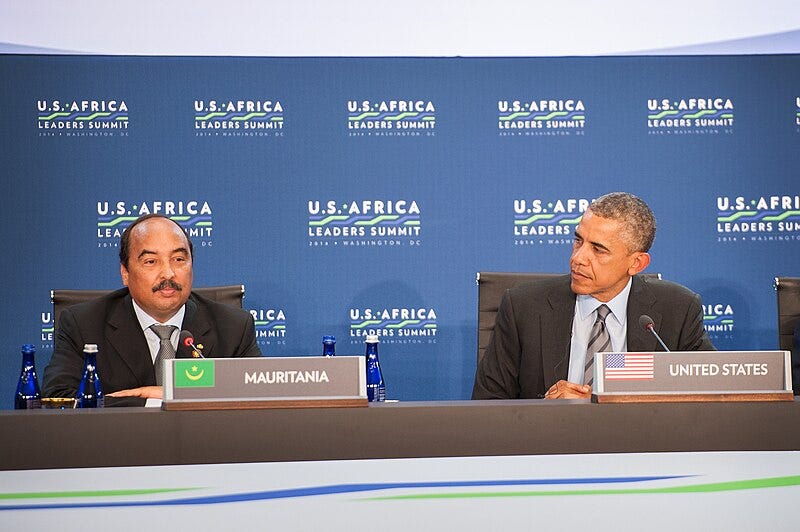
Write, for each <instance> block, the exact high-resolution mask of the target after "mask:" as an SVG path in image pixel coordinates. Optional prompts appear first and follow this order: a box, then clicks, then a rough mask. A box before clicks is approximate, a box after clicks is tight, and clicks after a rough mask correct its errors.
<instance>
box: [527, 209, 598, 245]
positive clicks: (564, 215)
mask: <svg viewBox="0 0 800 532" xmlns="http://www.w3.org/2000/svg"><path fill="white" fill-rule="evenodd" d="M591 202H592V200H590V199H588V198H558V199H550V200H543V199H541V198H535V199H531V200H528V199H515V200H514V245H515V246H531V245H537V244H542V245H544V244H569V245H572V242H573V240H574V233H575V227H576V226H577V225H578V224H579V223H580V221H581V217H582V216H583V213H584V212H586V209H588V208H589V204H590V203H591Z"/></svg>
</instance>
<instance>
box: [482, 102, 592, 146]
mask: <svg viewBox="0 0 800 532" xmlns="http://www.w3.org/2000/svg"><path fill="white" fill-rule="evenodd" d="M497 113H498V115H497V129H498V130H499V135H500V136H501V137H509V136H568V135H583V134H584V128H585V127H586V106H585V105H584V103H583V100H581V99H580V98H574V99H573V98H566V99H549V100H536V99H528V100H498V102H497Z"/></svg>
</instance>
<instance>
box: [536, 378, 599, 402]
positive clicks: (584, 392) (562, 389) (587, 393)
mask: <svg viewBox="0 0 800 532" xmlns="http://www.w3.org/2000/svg"><path fill="white" fill-rule="evenodd" d="M591 397H592V387H591V386H588V385H586V384H575V383H574V382H567V381H558V382H557V383H555V384H554V385H552V386H551V387H550V389H549V390H547V393H546V394H544V398H545V399H591Z"/></svg>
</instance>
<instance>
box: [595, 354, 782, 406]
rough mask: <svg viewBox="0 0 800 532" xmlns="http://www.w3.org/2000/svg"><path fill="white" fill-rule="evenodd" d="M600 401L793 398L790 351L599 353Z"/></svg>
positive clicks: (597, 383)
mask: <svg viewBox="0 0 800 532" xmlns="http://www.w3.org/2000/svg"><path fill="white" fill-rule="evenodd" d="M594 368H595V375H594V383H595V386H594V393H593V394H592V402H595V403H657V402H704V401H709V402H710V401H793V400H794V396H793V395H792V366H791V356H790V354H789V352H788V351H672V352H659V353H644V352H639V353H597V354H596V355H595V362H594Z"/></svg>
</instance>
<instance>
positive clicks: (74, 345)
mask: <svg viewBox="0 0 800 532" xmlns="http://www.w3.org/2000/svg"><path fill="white" fill-rule="evenodd" d="M182 328H183V329H186V330H188V331H191V332H192V334H194V337H195V341H196V342H197V343H200V344H203V355H204V356H205V357H207V358H217V357H250V356H261V351H260V350H259V348H258V346H257V345H256V336H255V328H254V323H253V317H252V316H251V315H250V314H248V313H247V312H245V311H244V310H242V309H239V308H235V307H232V306H230V305H223V304H222V303H217V302H216V301H212V300H210V299H207V298H205V297H203V296H200V295H198V294H195V293H194V292H193V293H192V294H191V295H190V296H189V299H188V300H187V301H186V313H185V314H184V317H183V327H182ZM84 344H97V347H98V351H99V352H98V354H97V373H98V375H99V376H100V382H101V383H102V385H103V393H105V394H109V393H111V392H115V391H117V390H125V389H129V388H138V387H140V386H154V385H155V384H156V375H155V370H154V369H153V360H152V358H151V356H150V350H149V349H148V347H147V340H146V339H145V336H144V333H143V332H142V328H141V326H140V325H139V320H137V319H136V314H135V313H134V310H133V301H132V300H131V296H130V294H129V292H128V289H127V288H122V289H120V290H117V291H115V292H112V293H110V294H108V295H106V296H103V297H100V298H98V299H95V300H92V301H87V302H86V303H80V304H78V305H74V306H71V307H68V308H66V309H64V310H63V312H62V313H61V316H60V317H59V322H58V330H57V331H56V337H55V348H54V350H53V357H52V358H51V359H50V363H49V364H48V366H47V367H46V368H45V370H44V379H43V381H42V382H43V386H42V393H43V396H44V397H74V396H75V394H76V392H77V391H78V385H79V384H80V380H81V376H82V374H83V345H84ZM181 352H182V350H179V356H180V354H181ZM186 356H188V353H187V354H186ZM115 402H116V403H121V404H128V405H143V404H144V400H143V399H138V400H133V401H131V400H126V401H119V400H117V401H114V398H108V399H107V400H106V404H107V405H113V404H115Z"/></svg>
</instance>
